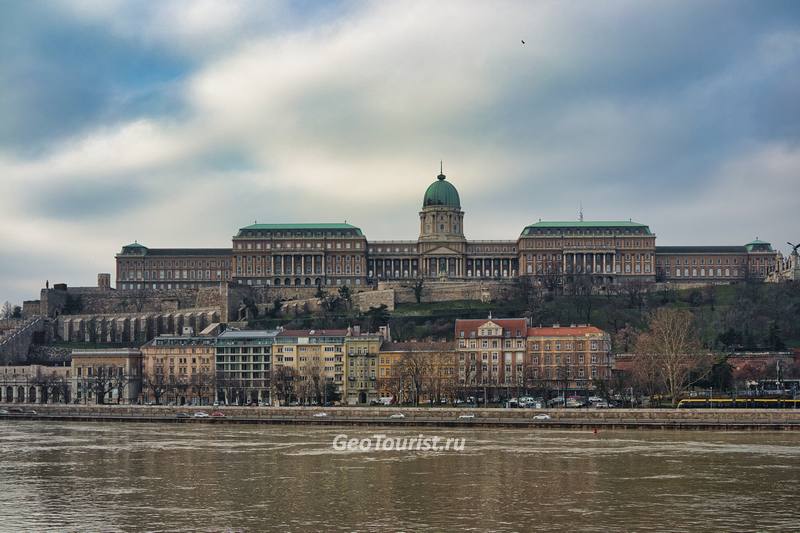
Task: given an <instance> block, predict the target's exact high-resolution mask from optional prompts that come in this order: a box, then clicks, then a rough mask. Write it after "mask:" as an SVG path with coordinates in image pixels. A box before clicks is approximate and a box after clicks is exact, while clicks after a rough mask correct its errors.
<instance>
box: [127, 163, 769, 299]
mask: <svg viewBox="0 0 800 533" xmlns="http://www.w3.org/2000/svg"><path fill="white" fill-rule="evenodd" d="M778 257H779V256H778V253H777V252H776V251H775V250H773V248H772V246H771V245H770V244H769V243H768V242H765V241H761V240H758V239H756V240H754V241H752V242H749V243H747V244H746V245H742V246H656V235H655V234H654V233H653V232H652V231H651V230H650V228H649V227H648V226H647V225H646V224H641V223H638V222H633V221H631V220H628V221H583V220H580V221H566V222H553V221H542V220H539V221H538V222H536V223H533V224H531V225H529V226H527V227H525V228H524V229H523V230H522V232H521V233H520V235H519V236H518V237H517V238H516V239H515V240H492V241H470V240H467V238H466V237H465V235H464V211H463V210H462V208H461V199H460V197H459V194H458V191H457V190H456V188H455V187H454V186H453V184H452V183H450V182H449V181H447V179H446V177H445V175H444V174H439V175H438V176H437V179H436V181H435V182H433V183H432V184H431V185H430V186H429V187H428V188H427V190H426V191H425V194H424V196H423V200H422V208H421V210H420V211H419V236H418V238H417V239H416V240H397V241H393V240H390V241H369V240H367V237H366V236H365V235H364V233H363V232H362V231H361V229H360V228H358V227H356V226H353V225H351V224H336V223H333V224H332V223H319V224H252V225H249V226H245V227H243V228H241V229H239V231H238V232H237V233H236V235H234V236H233V238H232V244H231V247H230V248H199V249H194V248H148V247H146V246H144V245H142V244H139V243H138V242H135V243H133V244H129V245H127V246H123V247H122V250H121V252H120V253H118V254H117V256H116V271H117V278H116V280H117V282H116V287H117V289H122V290H132V289H178V288H197V287H204V286H212V285H217V284H219V283H221V282H230V283H237V284H244V285H252V286H274V287H286V286H291V287H315V286H320V287H329V286H351V287H353V288H354V289H358V288H364V287H366V286H370V285H372V284H374V283H376V282H378V281H394V280H413V279H419V278H422V279H430V280H440V281H460V282H464V281H470V280H481V279H513V278H519V277H525V276H527V277H531V278H536V279H544V278H546V277H549V276H565V275H566V276H579V275H581V276H591V278H592V281H594V282H595V283H601V284H613V283H618V282H620V281H626V280H640V281H643V282H655V281H683V282H691V281H694V282H725V281H738V280H745V279H763V278H765V277H766V276H768V275H769V274H770V273H771V272H773V271H774V270H775V269H776V268H777V267H778Z"/></svg>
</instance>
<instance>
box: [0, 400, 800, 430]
mask: <svg viewBox="0 0 800 533" xmlns="http://www.w3.org/2000/svg"><path fill="white" fill-rule="evenodd" d="M0 409H6V410H8V411H9V412H8V414H0V419H28V420H60V421H69V420H74V421H86V422H117V421H120V422H161V423H237V424H315V425H334V426H335V425H348V426H361V425H363V426H370V425H374V426H409V427H411V426H428V427H519V428H562V429H564V428H574V429H686V430H800V409H549V410H532V409H459V408H412V407H394V408H392V407H368V408H367V407H364V408H359V407H330V408H328V407H325V408H323V407H280V408H274V407H191V406H183V407H169V406H129V405H58V404H51V405H39V404H37V405H21V404H9V405H8V406H7V405H5V404H4V405H0ZM20 411H21V412H20ZM214 411H218V412H220V413H222V414H224V415H225V416H224V417H208V418H201V417H195V416H194V414H195V413H197V412H204V413H207V414H211V413H212V412H214ZM179 413H181V414H182V416H181V417H179V416H178V415H179ZM542 413H547V414H548V415H549V416H550V418H549V419H546V420H535V419H534V418H533V417H534V415H536V414H542ZM401 414H402V417H401V416H400V415H401ZM185 415H189V417H188V418H186V417H185ZM393 415H394V416H393Z"/></svg>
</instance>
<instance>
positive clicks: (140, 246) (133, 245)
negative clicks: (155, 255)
mask: <svg viewBox="0 0 800 533" xmlns="http://www.w3.org/2000/svg"><path fill="white" fill-rule="evenodd" d="M123 248H147V246H142V245H141V244H139V243H138V242H134V243H133V244H126V245H125V246H123Z"/></svg>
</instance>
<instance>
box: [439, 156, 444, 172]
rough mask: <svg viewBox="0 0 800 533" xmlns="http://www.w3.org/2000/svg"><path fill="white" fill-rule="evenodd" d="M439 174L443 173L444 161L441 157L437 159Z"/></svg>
mask: <svg viewBox="0 0 800 533" xmlns="http://www.w3.org/2000/svg"><path fill="white" fill-rule="evenodd" d="M439 174H444V163H442V160H441V159H440V160H439Z"/></svg>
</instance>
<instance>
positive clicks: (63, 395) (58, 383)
mask: <svg viewBox="0 0 800 533" xmlns="http://www.w3.org/2000/svg"><path fill="white" fill-rule="evenodd" d="M45 386H46V387H47V396H48V398H49V399H50V401H51V402H53V403H67V402H68V401H69V396H70V389H71V387H70V383H69V380H68V379H67V378H66V376H64V375H63V374H56V373H55V372H52V373H50V374H49V375H47V378H46V381H45Z"/></svg>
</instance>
